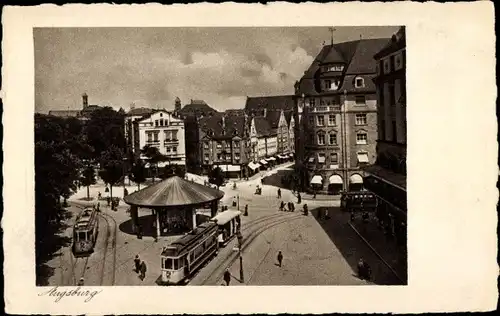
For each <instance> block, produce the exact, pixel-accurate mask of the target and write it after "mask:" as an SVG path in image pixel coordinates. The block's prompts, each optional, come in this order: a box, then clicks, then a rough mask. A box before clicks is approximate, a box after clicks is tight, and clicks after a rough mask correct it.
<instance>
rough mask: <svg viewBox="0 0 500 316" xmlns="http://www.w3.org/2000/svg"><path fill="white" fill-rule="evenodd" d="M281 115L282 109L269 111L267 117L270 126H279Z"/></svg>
mask: <svg viewBox="0 0 500 316" xmlns="http://www.w3.org/2000/svg"><path fill="white" fill-rule="evenodd" d="M280 116H281V110H279V111H276V110H274V111H267V113H266V116H265V118H266V120H267V122H268V123H269V127H271V128H278V125H279V123H280Z"/></svg>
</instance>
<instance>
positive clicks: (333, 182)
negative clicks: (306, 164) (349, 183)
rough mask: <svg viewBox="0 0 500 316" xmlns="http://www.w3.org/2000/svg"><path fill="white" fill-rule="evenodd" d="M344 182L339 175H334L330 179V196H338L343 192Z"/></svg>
mask: <svg viewBox="0 0 500 316" xmlns="http://www.w3.org/2000/svg"><path fill="white" fill-rule="evenodd" d="M343 184H344V181H342V177H341V176H339V175H338V174H334V175H332V176H330V178H328V194H334V195H337V194H339V193H340V191H342V187H343Z"/></svg>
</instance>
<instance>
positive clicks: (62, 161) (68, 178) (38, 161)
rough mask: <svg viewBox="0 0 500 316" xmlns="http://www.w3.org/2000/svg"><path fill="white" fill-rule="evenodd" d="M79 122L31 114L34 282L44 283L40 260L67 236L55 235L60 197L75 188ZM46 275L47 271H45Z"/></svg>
mask: <svg viewBox="0 0 500 316" xmlns="http://www.w3.org/2000/svg"><path fill="white" fill-rule="evenodd" d="M79 133H80V128H79V122H76V121H75V120H66V119H63V118H58V117H51V116H48V115H42V114H37V115H35V240H36V245H35V250H36V251H35V252H36V253H35V260H36V271H37V273H36V276H37V280H36V283H37V285H47V283H46V280H44V279H43V278H44V277H47V276H48V275H46V273H47V271H48V270H47V269H46V268H45V266H44V263H45V262H46V261H47V260H49V259H50V258H51V257H52V256H53V254H54V253H55V252H57V251H58V249H59V248H60V247H61V246H63V245H64V243H69V242H70V239H69V238H64V237H60V236H59V235H58V233H59V232H61V231H62V230H63V229H64V228H65V227H64V225H63V224H64V219H65V215H66V211H65V210H64V209H63V207H62V206H61V203H60V199H61V197H65V198H67V197H69V196H70V195H71V194H72V193H74V192H75V191H76V189H77V185H76V183H77V181H78V179H79V168H80V166H81V162H80V159H79V158H78V156H77V154H75V150H76V149H77V145H78V142H79V138H80V136H81V135H80V134H79ZM48 274H49V275H50V272H48Z"/></svg>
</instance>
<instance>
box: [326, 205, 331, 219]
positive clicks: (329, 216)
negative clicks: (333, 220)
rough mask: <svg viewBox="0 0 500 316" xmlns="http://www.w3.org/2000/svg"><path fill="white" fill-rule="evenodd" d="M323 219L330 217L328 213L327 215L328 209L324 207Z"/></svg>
mask: <svg viewBox="0 0 500 316" xmlns="http://www.w3.org/2000/svg"><path fill="white" fill-rule="evenodd" d="M325 219H330V215H328V209H327V208H325Z"/></svg>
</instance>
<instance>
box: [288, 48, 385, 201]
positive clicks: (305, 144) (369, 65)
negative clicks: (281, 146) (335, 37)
mask: <svg viewBox="0 0 500 316" xmlns="http://www.w3.org/2000/svg"><path fill="white" fill-rule="evenodd" d="M387 41H388V39H368V40H357V41H352V42H345V43H338V44H332V45H325V46H324V47H323V48H322V50H321V52H320V53H319V54H318V56H317V57H316V59H315V60H314V62H313V63H312V64H311V66H310V67H309V69H308V70H307V71H306V72H305V74H304V76H303V77H302V78H301V79H300V81H298V82H297V83H296V84H295V100H296V111H295V119H296V121H297V122H299V123H298V124H297V128H296V129H295V136H296V142H295V145H296V148H295V150H296V152H297V160H298V161H299V162H298V163H297V166H298V169H299V170H298V171H299V173H300V178H301V182H302V188H303V189H305V190H308V191H315V192H322V193H329V194H338V193H339V192H341V191H343V190H359V189H361V188H362V186H363V167H364V166H366V165H367V164H370V163H372V162H374V161H375V158H376V140H377V96H376V89H375V85H374V83H373V81H372V79H373V78H374V77H375V75H376V63H375V61H374V60H373V58H372V57H370V56H373V55H374V54H375V53H376V52H378V51H379V50H380V49H381V48H382V47H383V45H385V44H386V43H387Z"/></svg>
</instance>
